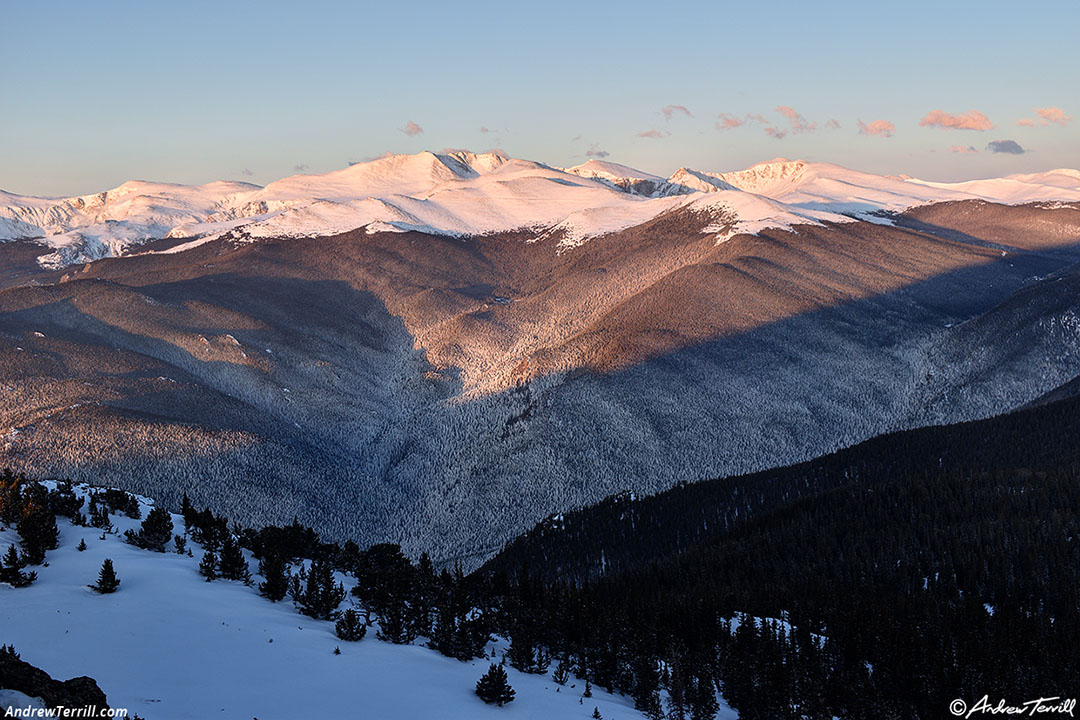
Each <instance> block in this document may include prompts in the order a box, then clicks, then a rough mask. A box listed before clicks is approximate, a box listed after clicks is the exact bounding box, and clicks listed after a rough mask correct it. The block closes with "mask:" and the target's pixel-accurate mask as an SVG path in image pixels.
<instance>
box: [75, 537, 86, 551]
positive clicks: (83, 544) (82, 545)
mask: <svg viewBox="0 0 1080 720" xmlns="http://www.w3.org/2000/svg"><path fill="white" fill-rule="evenodd" d="M75 549H76V550H78V551H79V552H82V551H83V550H85V549H86V540H85V539H83V540H80V541H79V544H78V545H76V546H75Z"/></svg>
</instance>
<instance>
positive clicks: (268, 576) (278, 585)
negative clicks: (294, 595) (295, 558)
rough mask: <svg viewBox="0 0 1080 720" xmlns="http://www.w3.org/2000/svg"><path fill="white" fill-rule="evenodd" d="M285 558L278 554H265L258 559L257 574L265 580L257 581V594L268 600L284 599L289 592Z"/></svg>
mask: <svg viewBox="0 0 1080 720" xmlns="http://www.w3.org/2000/svg"><path fill="white" fill-rule="evenodd" d="M286 569H287V568H286V565H285V560H284V559H282V557H281V556H280V555H266V556H265V557H263V559H262V560H260V561H259V574H260V575H262V576H263V577H264V578H265V580H264V581H263V582H261V583H259V594H260V595H262V596H263V597H264V598H266V599H267V600H269V601H270V602H277V601H279V600H283V599H285V596H286V595H288V594H289V576H288V573H287V572H286Z"/></svg>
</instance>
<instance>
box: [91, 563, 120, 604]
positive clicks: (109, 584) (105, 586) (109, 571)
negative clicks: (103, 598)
mask: <svg viewBox="0 0 1080 720" xmlns="http://www.w3.org/2000/svg"><path fill="white" fill-rule="evenodd" d="M89 587H90V589H91V590H93V591H94V592H97V593H101V594H102V595H106V594H108V593H113V592H116V588H118V587H120V578H118V577H116V571H115V570H114V569H113V562H112V560H110V559H109V558H105V562H103V563H101V570H100V571H99V572H98V581H97V583H95V584H94V585H90V586H89Z"/></svg>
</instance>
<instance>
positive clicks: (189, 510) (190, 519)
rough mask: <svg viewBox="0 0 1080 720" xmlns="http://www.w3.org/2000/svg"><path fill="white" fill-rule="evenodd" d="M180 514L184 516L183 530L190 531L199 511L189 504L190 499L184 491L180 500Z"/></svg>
mask: <svg viewBox="0 0 1080 720" xmlns="http://www.w3.org/2000/svg"><path fill="white" fill-rule="evenodd" d="M180 516H181V517H182V518H184V530H185V531H187V532H189V533H190V532H191V529H192V526H193V525H194V524H195V522H196V521H197V519H198V517H199V513H198V512H197V511H196V510H195V506H193V505H192V504H191V499H190V498H189V497H188V494H187V492H186V491H185V492H184V498H183V499H182V500H181V501H180Z"/></svg>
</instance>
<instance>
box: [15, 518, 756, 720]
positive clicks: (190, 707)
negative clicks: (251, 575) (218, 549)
mask: <svg viewBox="0 0 1080 720" xmlns="http://www.w3.org/2000/svg"><path fill="white" fill-rule="evenodd" d="M149 507H152V506H151V505H148V504H144V505H143V517H144V518H145V517H146V514H147V512H148V511H149ZM112 520H113V524H114V525H115V526H116V527H117V532H118V534H116V535H107V536H106V538H105V539H104V540H101V539H100V536H101V531H100V530H97V529H95V528H83V527H75V526H73V525H71V524H70V523H69V522H67V521H66V520H65V519H64V518H62V517H58V518H57V525H58V526H59V527H60V547H59V548H57V549H56V550H53V551H50V552H49V553H48V557H47V558H46V561H47V562H48V567H37V568H33V569H35V570H36V571H37V573H38V580H37V582H35V583H34V584H33V585H31V586H30V587H28V588H22V589H18V590H16V589H13V588H11V587H10V586H8V585H4V584H0V642H3V643H4V644H13V645H15V648H16V649H17V650H18V651H19V653H20V654H21V655H22V658H23V659H24V660H26V661H27V662H30V663H32V664H33V665H36V666H38V667H40V668H42V669H43V670H45V671H46V672H48V673H49V674H50V675H52V676H53V677H54V678H56V679H59V680H67V679H69V678H71V677H76V676H79V675H89V676H91V677H93V678H94V679H95V680H97V682H98V684H99V685H100V686H101V689H102V690H103V691H104V692H105V694H106V695H107V696H108V698H109V704H110V705H111V706H112V707H126V708H128V709H129V711H130V713H131V714H135V713H138V714H139V715H142V716H143V717H146V718H148V719H150V718H153V719H154V720H173V719H180V718H193V719H198V720H206V719H207V718H228V719H230V720H232V719H234V718H252V717H255V718H259V720H276V719H281V720H294V719H295V718H370V719H371V720H382V719H387V720H390V719H397V718H401V719H402V720H424V719H427V718H430V719H432V720H434V719H436V718H446V719H447V720H454V719H456V718H468V719H472V718H493V719H495V718H505V719H507V720H510V719H512V718H519V719H530V720H541V719H544V720H548V719H556V718H574V719H575V720H585V719H586V718H589V717H591V715H592V711H593V708H594V707H596V708H599V710H600V713H601V715H603V717H604V718H605V719H606V720H618V719H620V718H622V719H631V718H641V717H643V716H642V715H641V713H639V712H638V711H636V710H635V709H634V707H633V703H632V701H631V700H630V699H629V698H625V697H619V696H613V695H609V694H607V693H605V692H604V691H602V690H600V689H599V688H595V687H594V688H593V697H591V698H585V699H584V700H583V702H580V703H579V699H581V692H582V690H583V683H582V682H580V681H578V680H576V679H571V681H570V683H567V685H565V686H563V687H560V686H558V685H557V684H556V683H555V682H554V681H553V680H552V679H551V676H550V672H549V673H548V674H547V675H526V674H523V673H519V672H517V671H516V670H514V669H513V668H511V667H509V666H507V668H506V670H507V673H508V674H509V676H510V684H511V686H512V687H513V688H514V690H515V691H516V693H517V695H516V698H515V699H514V701H513V702H512V703H510V704H509V705H506V706H504V707H502V708H499V707H495V706H489V705H485V704H484V703H483V702H482V701H481V700H480V699H479V698H477V697H476V694H475V692H474V688H475V685H476V681H477V680H478V679H479V678H480V676H481V675H482V674H483V673H484V672H486V670H487V668H488V664H489V663H488V661H485V660H474V661H472V662H467V663H465V662H460V661H458V660H455V659H453V658H447V657H444V656H443V655H440V654H439V653H437V652H436V651H434V650H430V649H428V648H425V647H422V646H420V645H392V644H389V643H384V642H382V641H380V640H377V639H376V638H375V637H374V630H369V632H368V634H367V637H365V638H364V639H363V640H361V641H360V642H358V643H350V642H344V641H342V640H339V639H338V638H337V637H336V636H335V634H334V625H333V623H331V622H322V621H317V620H312V619H310V618H307V617H304V616H303V615H300V614H299V613H297V612H296V611H295V610H294V609H293V606H292V603H291V602H290V601H289V600H288V599H286V600H284V601H282V602H279V603H271V602H269V601H268V600H265V599H263V598H262V597H260V596H259V595H258V594H257V592H256V590H255V588H254V587H245V586H244V585H243V584H241V583H238V582H230V581H222V580H217V581H214V582H212V583H208V582H205V581H204V580H203V578H202V577H201V576H199V574H198V564H199V560H200V558H201V557H202V551H201V550H200V548H199V547H198V546H197V545H196V544H195V543H189V546H190V547H192V550H193V554H194V557H191V558H189V557H187V556H186V555H177V554H176V553H174V552H166V553H164V554H162V553H156V552H152V551H147V550H140V549H138V548H136V547H134V546H132V545H128V544H126V543H125V542H124V541H123V539H122V533H123V531H124V530H126V529H128V528H137V526H138V525H139V523H140V521H137V520H130V519H128V518H126V517H123V516H120V515H114V516H113V517H112ZM173 523H174V526H175V530H176V531H182V530H183V527H184V526H183V520H182V518H180V517H179V516H177V515H174V516H173ZM17 539H18V538H17V536H16V534H15V532H14V531H13V530H12V529H10V528H9V529H7V530H4V531H2V532H0V554H2V553H3V552H6V550H7V546H8V545H10V544H11V543H12V542H13V541H16V540H17ZM80 540H85V541H86V545H87V550H85V551H83V552H79V551H77V550H76V549H75V548H76V546H77V545H78V544H79V541H80ZM169 547H170V548H171V547H172V544H171V543H170V545H169ZM106 557H108V558H112V560H113V563H114V565H115V567H116V573H117V575H118V576H119V577H120V581H121V584H120V589H119V590H118V591H117V592H116V593H113V594H111V595H98V594H97V593H95V592H93V591H92V590H90V589H88V588H87V585H88V584H90V583H92V582H94V581H96V579H97V573H98V570H99V569H100V567H101V563H102V560H104V559H105V558H106ZM249 559H250V556H249ZM255 565H256V563H254V562H253V563H252V569H253V570H254V567H255ZM339 579H342V578H340V577H339ZM346 580H347V579H346ZM349 586H350V585H349V583H348V582H346V587H349ZM350 602H351V598H347V599H346V600H345V603H344V604H343V606H342V607H345V606H347V605H348V604H349V603H350ZM418 642H422V640H421V641H418ZM335 647H340V648H341V655H334V654H333V650H334V648H335ZM493 648H494V649H495V650H496V652H497V653H498V654H499V657H501V656H502V651H503V650H504V649H505V643H490V644H489V645H488V654H489V655H490V654H491V650H492V649H493ZM571 684H576V687H574V688H571ZM718 717H719V718H720V719H721V720H731V719H732V718H734V717H735V714H734V712H733V711H731V710H730V709H728V708H726V707H725V708H724V709H723V710H722V711H721V713H720V715H718Z"/></svg>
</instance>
